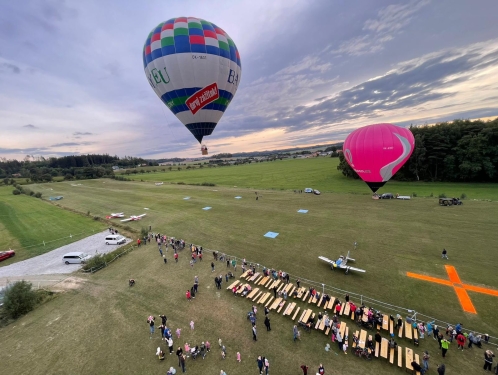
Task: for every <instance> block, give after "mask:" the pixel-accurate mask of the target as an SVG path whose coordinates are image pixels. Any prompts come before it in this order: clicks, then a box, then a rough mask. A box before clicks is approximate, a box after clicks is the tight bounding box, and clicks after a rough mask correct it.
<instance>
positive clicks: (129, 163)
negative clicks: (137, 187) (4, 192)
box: [0, 154, 158, 182]
mask: <svg viewBox="0 0 498 375" xmlns="http://www.w3.org/2000/svg"><path fill="white" fill-rule="evenodd" d="M141 165H148V166H154V165H158V164H157V162H155V161H151V160H145V159H142V158H136V157H132V156H125V157H124V158H119V157H117V156H110V155H108V154H87V155H70V156H62V157H59V158H56V157H50V158H44V157H43V156H41V157H32V156H30V155H27V156H26V157H25V158H24V159H23V160H21V161H19V160H7V159H5V158H3V159H0V178H1V179H6V178H12V177H19V176H20V177H22V178H27V179H31V181H33V182H43V181H51V180H52V178H53V177H56V176H64V178H65V179H68V180H70V179H88V178H99V177H103V176H112V175H113V174H114V173H113V169H112V167H113V166H118V167H120V168H135V167H137V166H141ZM16 175H19V176H16Z"/></svg>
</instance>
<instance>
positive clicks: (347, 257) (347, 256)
mask: <svg viewBox="0 0 498 375" xmlns="http://www.w3.org/2000/svg"><path fill="white" fill-rule="evenodd" d="M349 253H350V251H348V255H346V259H351V258H350V257H349Z"/></svg>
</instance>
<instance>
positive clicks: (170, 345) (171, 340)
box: [168, 337, 173, 355]
mask: <svg viewBox="0 0 498 375" xmlns="http://www.w3.org/2000/svg"><path fill="white" fill-rule="evenodd" d="M168 348H169V354H170V355H171V354H172V353H173V339H172V338H171V337H170V338H169V339H168Z"/></svg>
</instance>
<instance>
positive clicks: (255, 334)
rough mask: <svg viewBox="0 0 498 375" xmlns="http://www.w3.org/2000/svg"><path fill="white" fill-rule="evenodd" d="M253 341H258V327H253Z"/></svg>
mask: <svg viewBox="0 0 498 375" xmlns="http://www.w3.org/2000/svg"><path fill="white" fill-rule="evenodd" d="M252 339H253V340H254V341H258V337H257V331H256V325H254V326H252Z"/></svg>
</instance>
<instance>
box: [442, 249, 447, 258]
mask: <svg viewBox="0 0 498 375" xmlns="http://www.w3.org/2000/svg"><path fill="white" fill-rule="evenodd" d="M441 259H448V252H447V251H446V249H443V252H442V253H441Z"/></svg>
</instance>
